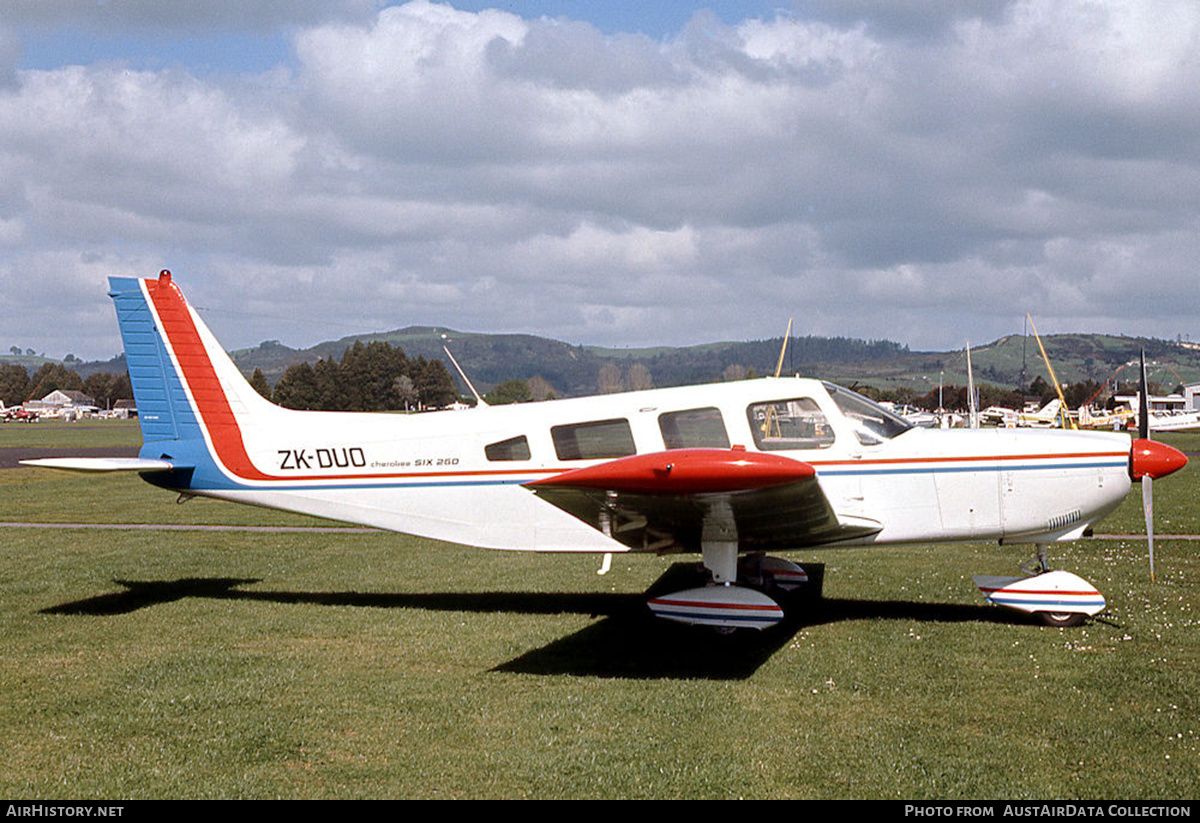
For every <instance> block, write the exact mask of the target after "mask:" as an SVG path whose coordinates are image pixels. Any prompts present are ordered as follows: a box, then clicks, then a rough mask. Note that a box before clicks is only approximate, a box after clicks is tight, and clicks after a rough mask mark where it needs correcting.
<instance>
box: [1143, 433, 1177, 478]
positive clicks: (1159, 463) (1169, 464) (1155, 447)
mask: <svg viewBox="0 0 1200 823" xmlns="http://www.w3.org/2000/svg"><path fill="white" fill-rule="evenodd" d="M1187 462H1188V459H1187V458H1186V457H1184V455H1183V452H1181V451H1179V449H1174V448H1171V447H1170V446H1168V445H1167V444H1166V443H1157V442H1155V441H1153V440H1141V439H1138V440H1134V441H1133V451H1132V452H1131V453H1130V455H1129V471H1130V473H1131V474H1132V475H1133V479H1134V480H1141V479H1142V478H1143V477H1150V478H1153V479H1154V480H1157V479H1158V478H1160V477H1166V476H1167V475H1168V474H1170V473H1171V472H1176V471H1179V470H1180V469H1182V468H1183V467H1184V466H1186V465H1187Z"/></svg>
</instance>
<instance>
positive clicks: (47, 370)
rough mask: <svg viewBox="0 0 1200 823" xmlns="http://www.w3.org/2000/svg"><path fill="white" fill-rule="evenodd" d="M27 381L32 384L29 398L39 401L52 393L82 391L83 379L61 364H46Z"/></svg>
mask: <svg viewBox="0 0 1200 823" xmlns="http://www.w3.org/2000/svg"><path fill="white" fill-rule="evenodd" d="M29 380H30V382H31V383H32V384H33V389H32V391H30V393H29V397H30V398H31V399H33V400H41V399H42V398H43V397H45V396H46V395H48V394H50V392H53V391H81V390H82V389H83V378H81V377H80V376H79V375H78V374H76V373H75V372H73V371H71V370H70V369H68V368H67V367H66V366H64V365H63V364H62V363H46V364H45V365H44V366H42V367H41V368H40V369H38V370H37V371H36V372H34V373H33V377H31V378H30V379H29Z"/></svg>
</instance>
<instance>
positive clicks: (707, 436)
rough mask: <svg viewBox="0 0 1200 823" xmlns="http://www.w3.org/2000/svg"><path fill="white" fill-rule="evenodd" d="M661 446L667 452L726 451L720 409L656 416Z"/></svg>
mask: <svg viewBox="0 0 1200 823" xmlns="http://www.w3.org/2000/svg"><path fill="white" fill-rule="evenodd" d="M658 428H659V430H660V431H662V436H663V445H665V446H666V447H667V448H668V449H697V448H710V449H727V448H729V434H728V432H726V431H725V421H724V420H722V419H721V411H720V409H716V408H713V407H711V406H710V407H708V408H704V409H687V410H686V411H677V412H664V413H663V414H660V415H659V416H658Z"/></svg>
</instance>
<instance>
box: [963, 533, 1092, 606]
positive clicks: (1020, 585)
mask: <svg viewBox="0 0 1200 823" xmlns="http://www.w3.org/2000/svg"><path fill="white" fill-rule="evenodd" d="M1021 570H1022V571H1023V572H1025V573H1026V575H1028V576H1027V577H994V576H991V575H986V574H977V575H975V576H974V577H973V578H972V579H973V580H974V581H975V585H976V586H978V587H979V591H981V592H983V596H984V597H985V598H987V600H988V602H989V603H995V604H996V605H997V606H1005V607H1007V608H1010V609H1016V610H1018V611H1022V612H1026V613H1028V614H1033V615H1036V616H1037V617H1038V619H1040V620H1041V621H1042V622H1043V623H1045V624H1046V625H1048V626H1058V627H1067V626H1078V625H1079V624H1081V623H1083V621H1084V619H1085V618H1087V617H1091V616H1093V615H1096V614H1099V613H1100V612H1102V611H1104V607H1105V605H1106V603H1105V601H1104V595H1102V594H1100V592H1098V591H1097V590H1096V587H1095V586H1093V585H1092V584H1091V583H1089V582H1087V581H1086V580H1084V579H1083V578H1082V577H1080V576H1079V575H1076V574H1072V573H1071V572H1065V571H1061V570H1060V571H1051V570H1050V569H1049V565H1048V563H1047V561H1046V546H1045V545H1044V544H1038V547H1037V555H1036V556H1035V557H1034V558H1033V559H1031V560H1029V561H1027V562H1025V563H1022V564H1021Z"/></svg>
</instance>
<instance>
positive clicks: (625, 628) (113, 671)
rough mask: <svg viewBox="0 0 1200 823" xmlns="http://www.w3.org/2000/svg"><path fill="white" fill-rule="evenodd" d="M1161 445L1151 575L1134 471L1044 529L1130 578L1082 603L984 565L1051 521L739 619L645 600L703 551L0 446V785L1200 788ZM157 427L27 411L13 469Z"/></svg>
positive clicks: (1068, 794)
mask: <svg viewBox="0 0 1200 823" xmlns="http://www.w3.org/2000/svg"><path fill="white" fill-rule="evenodd" d="M1156 439H1162V440H1164V441H1165V442H1168V443H1170V444H1172V445H1174V446H1176V447H1177V448H1180V449H1181V450H1183V451H1184V452H1185V453H1187V454H1188V455H1189V457H1191V458H1192V462H1191V463H1190V464H1189V465H1188V467H1187V468H1185V469H1184V470H1182V471H1181V472H1179V473H1177V474H1176V475H1174V476H1172V477H1170V478H1167V479H1164V480H1163V481H1162V482H1160V483H1156V484H1155V513H1156V520H1157V531H1158V535H1159V536H1158V541H1157V544H1156V560H1157V582H1155V583H1151V581H1150V575H1149V567H1148V562H1147V557H1146V545H1145V541H1144V539H1143V538H1141V537H1139V536H1138V535H1140V534H1141V532H1142V530H1143V526H1142V515H1141V511H1140V495H1138V494H1137V493H1136V490H1135V491H1134V493H1132V494H1131V495H1130V496H1129V498H1128V499H1127V500H1126V502H1125V504H1124V505H1123V506H1122V508H1121V509H1120V510H1118V511H1117V512H1116V513H1115V514H1114V515H1112V516H1111V517H1109V518H1108V519H1107V520H1105V521H1104V522H1103V523H1102V524H1101V525H1100V528H1099V529H1098V530H1097V531H1098V532H1099V533H1100V534H1101V536H1100V537H1097V538H1094V539H1090V540H1085V541H1080V542H1078V543H1073V544H1063V545H1061V546H1055V547H1052V551H1051V561H1052V564H1053V565H1055V566H1057V567H1059V568H1065V569H1068V570H1070V571H1074V572H1076V573H1078V574H1080V575H1082V576H1083V577H1085V578H1087V579H1088V580H1090V581H1092V582H1093V583H1095V584H1096V585H1097V586H1098V587H1099V588H1100V590H1101V591H1102V592H1103V593H1104V595H1105V596H1106V598H1107V599H1108V603H1109V608H1108V610H1107V611H1106V612H1105V613H1104V614H1102V615H1101V616H1100V617H1099V618H1097V619H1094V620H1090V621H1089V622H1088V623H1086V624H1085V625H1084V626H1083V627H1080V628H1075V629H1056V628H1048V627H1044V626H1041V625H1040V624H1038V623H1037V622H1035V621H1034V620H1032V619H1030V618H1027V617H1025V616H1023V615H1021V614H1018V613H1015V612H1009V611H1003V610H1000V609H997V608H995V607H992V606H989V605H987V604H986V603H985V602H984V601H983V599H982V597H981V596H980V595H979V593H978V591H977V590H976V589H975V587H974V585H973V584H972V582H971V575H972V574H975V573H989V574H1016V573H1017V571H1016V568H1017V564H1018V563H1019V562H1020V561H1022V560H1025V559H1027V558H1028V557H1029V555H1030V554H1031V553H1032V549H1031V547H1026V546H997V545H996V544H994V543H973V544H949V545H913V546H906V547H899V548H893V547H888V548H879V549H847V550H824V551H812V552H797V553H792V554H789V555H788V556H789V557H790V558H791V559H793V560H796V561H797V562H800V563H801V564H803V565H805V566H806V567H808V568H809V570H810V573H812V574H813V576H814V577H815V578H816V579H818V580H821V581H822V585H823V597H821V598H819V599H818V598H814V597H803V596H802V597H800V598H798V599H797V601H796V602H795V603H794V604H793V610H792V613H791V614H790V616H789V618H788V619H786V620H785V621H784V623H783V624H782V625H780V626H777V627H775V628H773V629H771V630H768V631H766V632H761V633H758V632H755V633H750V634H746V633H739V634H736V635H733V636H720V635H717V634H715V633H713V632H712V631H710V630H704V629H700V628H689V627H683V626H675V625H672V624H668V623H665V622H661V621H656V620H654V619H653V618H651V617H650V616H649V615H648V613H647V612H646V610H645V606H644V593H645V592H646V591H647V590H649V589H652V588H654V587H656V586H660V585H663V581H664V579H666V578H670V577H672V576H677V575H682V574H685V573H686V572H687V571H688V569H689V567H690V564H692V563H694V562H695V561H696V559H697V558H695V557H691V556H675V557H664V558H655V557H652V556H644V555H639V556H633V557H616V558H614V561H613V567H612V570H611V571H610V572H609V573H608V574H607V575H605V576H603V577H601V576H598V575H597V574H596V570H597V569H598V568H599V565H600V558H599V557H593V556H584V557H560V556H547V555H527V554H505V553H495V552H487V551H482V550H478V549H469V548H462V547H458V546H452V545H447V544H441V543H435V542H433V541H427V540H421V539H416V538H410V537H406V536H402V535H395V534H388V533H382V532H375V531H371V530H367V529H355V528H349V529H347V528H339V527H338V526H337V524H331V523H328V522H325V521H318V520H313V519H308V518H302V517H295V516H290V515H285V514H282V513H279V512H272V511H265V510H259V509H253V508H247V507H238V506H234V505H231V504H225V503H218V502H215V501H209V500H200V499H197V500H192V501H190V502H187V503H185V504H182V505H178V504H176V502H175V497H174V495H172V494H170V493H167V492H164V491H162V490H159V489H156V488H154V487H151V486H149V485H147V484H145V483H143V482H141V481H140V480H139V479H137V478H136V477H129V476H105V477H99V478H96V477H80V476H76V475H69V474H65V473H60V472H53V471H45V470H37V469H31V468H20V467H16V468H0V521H3V522H4V524H5V525H4V526H3V527H0V537H2V540H3V547H4V549H3V552H2V553H0V620H2V621H3V631H2V632H0V690H2V692H0V693H2V694H3V695H4V699H3V700H2V701H0V741H3V742H2V743H0V752H2V759H3V763H4V769H3V773H2V774H0V793H2V794H4V795H5V796H8V797H10V798H37V799H51V798H75V799H84V798H274V797H282V798H885V799H886V798H894V799H1042V800H1044V799H1194V798H1195V797H1196V795H1197V792H1198V790H1200V700H1198V696H1200V626H1198V623H1200V616H1198V611H1197V609H1198V604H1200V596H1198V595H1200V561H1198V556H1200V541H1197V540H1196V539H1194V537H1193V536H1194V535H1197V534H1200V514H1198V513H1197V507H1196V504H1195V501H1196V500H1197V499H1200V460H1198V459H1197V458H1200V434H1195V433H1193V434H1174V435H1162V436H1161V437H1158V436H1156ZM139 442H140V435H139V433H138V429H137V425H136V423H123V422H103V423H100V422H97V423H78V424H73V425H65V424H64V425H57V426H51V425H42V424H38V425H27V426H18V425H16V424H9V425H5V426H2V427H0V465H3V466H7V465H9V464H11V463H12V462H13V460H10V459H5V458H6V457H8V458H12V457H14V456H15V455H16V453H17V452H20V453H21V456H26V455H27V454H28V453H29V450H32V449H49V450H55V451H56V453H62V451H63V449H64V448H72V449H80V450H83V451H87V450H95V451H97V452H98V453H112V451H113V450H114V449H122V448H124V449H136V446H137V445H138V443H139ZM32 524H38V525H32ZM46 524H51V525H46ZM64 524H69V525H64ZM167 527H169V528H167ZM1170 535H1180V536H1182V537H1180V538H1177V539H1172V538H1171V537H1170Z"/></svg>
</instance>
